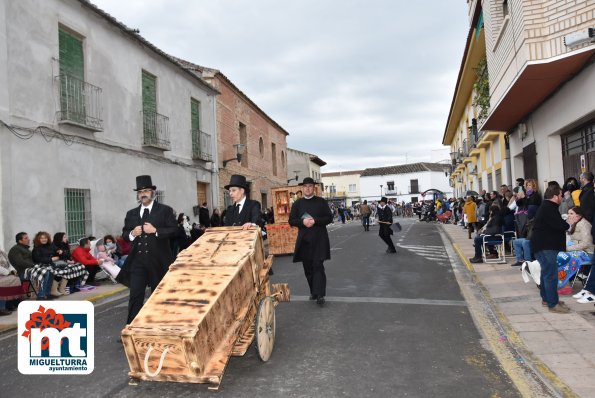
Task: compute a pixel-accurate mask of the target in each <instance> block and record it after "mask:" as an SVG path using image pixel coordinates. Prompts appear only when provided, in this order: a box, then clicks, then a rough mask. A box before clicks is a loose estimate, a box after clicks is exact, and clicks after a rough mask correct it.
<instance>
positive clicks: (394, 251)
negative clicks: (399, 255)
mask: <svg viewBox="0 0 595 398" xmlns="http://www.w3.org/2000/svg"><path fill="white" fill-rule="evenodd" d="M396 252H397V249H388V251H387V253H396Z"/></svg>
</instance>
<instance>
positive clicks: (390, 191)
mask: <svg viewBox="0 0 595 398" xmlns="http://www.w3.org/2000/svg"><path fill="white" fill-rule="evenodd" d="M384 194H385V195H396V194H397V189H396V188H392V189H390V188H384Z"/></svg>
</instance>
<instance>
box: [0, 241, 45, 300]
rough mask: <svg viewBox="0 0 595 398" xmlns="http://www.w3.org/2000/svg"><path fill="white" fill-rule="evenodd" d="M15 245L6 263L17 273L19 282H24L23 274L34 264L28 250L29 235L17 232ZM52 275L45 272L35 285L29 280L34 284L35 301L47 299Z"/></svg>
mask: <svg viewBox="0 0 595 398" xmlns="http://www.w3.org/2000/svg"><path fill="white" fill-rule="evenodd" d="M15 240H16V245H14V246H13V247H12V248H11V249H10V251H9V252H8V261H9V262H10V263H11V265H13V266H14V267H15V269H16V271H17V274H18V276H19V278H20V279H21V281H23V280H25V279H26V278H25V272H26V271H27V269H33V267H34V266H35V263H34V262H33V255H32V253H31V251H30V250H29V243H30V240H29V235H27V233H26V232H19V233H18V234H17V235H16V237H15ZM52 279H53V274H52V272H50V271H48V270H46V272H45V273H43V274H42V277H41V280H40V281H39V282H38V283H35V281H34V280H31V281H30V282H31V283H35V285H36V289H37V299H38V300H46V299H47V298H49V295H50V289H51V286H52V282H51V281H52Z"/></svg>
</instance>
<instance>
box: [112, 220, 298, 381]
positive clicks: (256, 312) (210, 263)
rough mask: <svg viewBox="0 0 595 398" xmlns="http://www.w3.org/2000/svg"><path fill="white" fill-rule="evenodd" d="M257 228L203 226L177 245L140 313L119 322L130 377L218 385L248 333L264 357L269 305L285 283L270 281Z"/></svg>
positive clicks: (271, 327) (285, 291)
mask: <svg viewBox="0 0 595 398" xmlns="http://www.w3.org/2000/svg"><path fill="white" fill-rule="evenodd" d="M271 265H272V256H269V257H268V258H267V259H265V258H264V250H263V244H262V238H261V234H260V228H251V229H248V230H245V231H244V230H242V228H241V227H222V228H211V229H209V230H207V231H206V232H205V234H204V235H203V236H202V237H201V238H200V239H198V240H197V241H196V242H195V243H194V244H192V245H191V246H190V247H189V248H188V249H186V250H184V251H183V252H181V253H180V254H179V255H178V257H177V259H176V261H175V262H174V263H173V264H172V265H171V266H170V268H169V271H168V272H167V274H166V275H165V276H164V278H163V280H162V281H161V283H159V285H158V286H157V288H156V289H155V291H154V292H153V294H152V295H151V297H150V298H149V299H148V301H147V302H146V303H145V305H144V306H143V308H142V309H141V311H140V313H139V314H138V315H137V316H136V318H134V320H133V321H132V322H131V323H130V325H127V326H126V327H125V328H124V330H122V343H123V344H124V349H125V352H126V357H127V359H128V363H129V366H130V372H129V376H130V377H131V384H136V383H138V381H139V380H152V381H173V382H186V383H209V384H210V387H209V388H210V389H218V388H219V385H220V383H221V379H222V377H223V373H224V371H225V367H226V366H227V363H228V361H229V358H230V356H232V355H233V356H242V355H244V354H245V353H246V351H247V350H248V348H249V346H250V344H251V343H252V341H253V340H254V338H255V337H256V343H257V344H256V346H257V350H258V354H259V356H260V358H261V359H262V360H263V361H266V360H268V359H269V357H270V355H271V352H272V348H273V344H274V339H275V312H274V308H275V306H276V305H277V303H278V302H280V301H289V295H290V292H289V288H288V286H287V284H276V285H271V284H270V283H269V277H268V271H269V268H270V267H271Z"/></svg>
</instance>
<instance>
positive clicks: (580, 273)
mask: <svg viewBox="0 0 595 398" xmlns="http://www.w3.org/2000/svg"><path fill="white" fill-rule="evenodd" d="M587 266H589V267H590V268H589V273H588V274H587V275H586V276H585V269H586V268H587ZM591 272H593V266H592V264H591V263H585V264H582V265H581V267H580V268H579V270H578V272H577V273H576V275H575V276H574V278H572V284H571V285H570V286H572V287H574V284H575V283H576V280H577V279H579V280H580V281H581V283H582V284H583V288H584V287H585V285H586V284H587V281H588V280H589V277H590V276H591Z"/></svg>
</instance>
